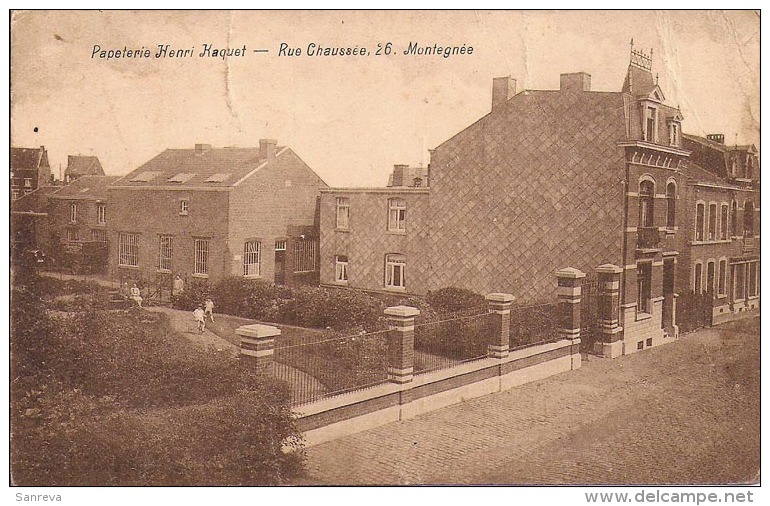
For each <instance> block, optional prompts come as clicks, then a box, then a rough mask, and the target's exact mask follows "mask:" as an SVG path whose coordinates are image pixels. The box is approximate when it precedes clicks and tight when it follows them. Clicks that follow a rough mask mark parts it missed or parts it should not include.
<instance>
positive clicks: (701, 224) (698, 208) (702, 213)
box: [695, 202, 706, 241]
mask: <svg viewBox="0 0 770 506" xmlns="http://www.w3.org/2000/svg"><path fill="white" fill-rule="evenodd" d="M705 229H706V204H704V203H703V202H698V203H697V204H696V205H695V240H696V241H702V240H703V239H704V236H705Z"/></svg>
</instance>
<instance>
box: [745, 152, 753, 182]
mask: <svg viewBox="0 0 770 506" xmlns="http://www.w3.org/2000/svg"><path fill="white" fill-rule="evenodd" d="M746 177H747V178H749V179H753V178H754V158H753V157H752V156H751V155H746Z"/></svg>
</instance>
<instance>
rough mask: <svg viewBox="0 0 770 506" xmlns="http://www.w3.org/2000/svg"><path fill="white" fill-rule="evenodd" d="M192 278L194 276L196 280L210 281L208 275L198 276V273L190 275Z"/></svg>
mask: <svg viewBox="0 0 770 506" xmlns="http://www.w3.org/2000/svg"><path fill="white" fill-rule="evenodd" d="M190 276H192V277H194V278H199V279H208V277H209V275H208V274H198V273H197V272H196V273H194V274H190Z"/></svg>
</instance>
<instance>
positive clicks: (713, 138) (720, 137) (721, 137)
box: [706, 134, 725, 144]
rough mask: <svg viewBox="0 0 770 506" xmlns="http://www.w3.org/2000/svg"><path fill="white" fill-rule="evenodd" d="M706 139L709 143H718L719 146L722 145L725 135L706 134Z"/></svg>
mask: <svg viewBox="0 0 770 506" xmlns="http://www.w3.org/2000/svg"><path fill="white" fill-rule="evenodd" d="M706 139H708V140H710V141H713V142H718V143H719V144H724V143H725V134H708V135H706Z"/></svg>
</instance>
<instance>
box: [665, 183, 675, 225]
mask: <svg viewBox="0 0 770 506" xmlns="http://www.w3.org/2000/svg"><path fill="white" fill-rule="evenodd" d="M675 226H676V183H674V182H673V181H671V182H670V183H668V184H667V185H666V228H674V227H675Z"/></svg>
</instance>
